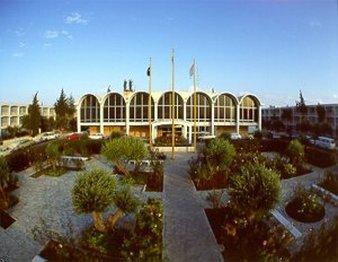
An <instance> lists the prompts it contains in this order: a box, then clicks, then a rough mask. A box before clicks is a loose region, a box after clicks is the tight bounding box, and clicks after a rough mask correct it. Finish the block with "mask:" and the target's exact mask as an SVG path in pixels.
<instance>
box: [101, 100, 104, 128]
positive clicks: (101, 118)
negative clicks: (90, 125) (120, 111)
mask: <svg viewBox="0 0 338 262" xmlns="http://www.w3.org/2000/svg"><path fill="white" fill-rule="evenodd" d="M100 133H101V134H103V133H104V127H103V103H100Z"/></svg>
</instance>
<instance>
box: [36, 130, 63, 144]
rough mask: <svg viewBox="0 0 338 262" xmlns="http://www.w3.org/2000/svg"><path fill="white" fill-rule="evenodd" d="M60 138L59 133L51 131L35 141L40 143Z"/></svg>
mask: <svg viewBox="0 0 338 262" xmlns="http://www.w3.org/2000/svg"><path fill="white" fill-rule="evenodd" d="M59 137H60V133H59V132H57V131H52V132H45V133H42V134H41V135H40V136H39V137H38V138H37V141H39V142H41V141H48V140H53V139H57V138H59Z"/></svg>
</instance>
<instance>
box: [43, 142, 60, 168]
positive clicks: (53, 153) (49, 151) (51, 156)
mask: <svg viewBox="0 0 338 262" xmlns="http://www.w3.org/2000/svg"><path fill="white" fill-rule="evenodd" d="M46 155H47V159H48V162H49V163H50V164H51V165H52V167H53V169H55V168H56V165H57V162H58V160H59V158H60V156H61V152H60V150H59V144H58V142H52V143H49V144H48V145H47V147H46Z"/></svg>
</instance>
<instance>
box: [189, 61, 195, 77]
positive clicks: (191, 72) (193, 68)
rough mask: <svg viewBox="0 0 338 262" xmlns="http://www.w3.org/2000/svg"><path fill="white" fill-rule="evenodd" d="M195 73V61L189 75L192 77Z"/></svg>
mask: <svg viewBox="0 0 338 262" xmlns="http://www.w3.org/2000/svg"><path fill="white" fill-rule="evenodd" d="M194 74H195V63H193V64H192V65H191V67H190V71H189V75H190V77H191V76H193V75H194Z"/></svg>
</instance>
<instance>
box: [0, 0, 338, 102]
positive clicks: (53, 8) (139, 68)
mask: <svg viewBox="0 0 338 262" xmlns="http://www.w3.org/2000/svg"><path fill="white" fill-rule="evenodd" d="M337 3H338V1H337V0H331V1H330V0H317V1H313V0H312V1H311V0H307V1H301V0H257V1H254V0H247V1H239V0H236V1H235V0H234V1H213V0H211V1H210V0H209V1H192V0H191V1H183V0H182V1H141V0H139V1H128V0H126V1H62V0H58V1H56V0H55V1H29V0H27V1H23V0H22V1H13V0H10V1H6V0H0V102H8V103H30V102H31V100H32V97H33V95H34V93H35V92H39V93H38V97H39V100H40V102H42V103H43V104H44V105H53V104H54V102H55V100H56V99H57V97H58V96H59V94H60V91H61V89H62V88H63V89H64V90H65V92H66V93H67V94H68V95H70V94H72V95H73V96H74V97H75V99H78V98H80V96H82V95H83V94H85V93H94V94H104V93H105V92H106V90H107V88H108V86H109V85H111V90H113V91H118V92H121V91H122V86H123V80H124V79H132V80H133V82H134V86H135V89H136V90H147V88H148V78H147V76H146V69H147V67H148V63H149V57H152V64H153V89H154V90H156V91H162V90H167V89H169V88H170V86H171V82H170V79H171V59H170V56H171V52H172V49H175V57H176V64H175V86H176V89H177V90H182V91H189V90H191V89H192V79H191V78H190V77H189V68H190V66H191V64H192V61H193V59H194V58H195V59H196V64H197V70H198V75H197V83H198V88H199V90H204V91H210V90H211V89H214V90H215V91H216V92H232V93H234V94H237V95H242V94H244V93H253V94H256V95H257V96H258V97H259V98H260V99H261V101H262V103H263V104H264V105H265V106H269V105H277V106H279V105H294V104H295V100H297V99H298V96H299V94H298V93H299V90H302V92H303V96H304V98H305V101H306V103H308V104H313V103H338V7H337Z"/></svg>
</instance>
